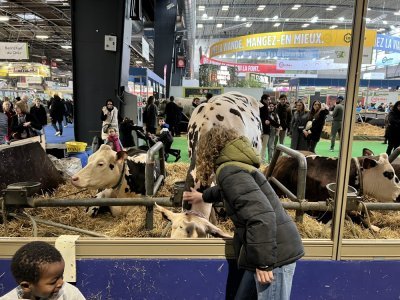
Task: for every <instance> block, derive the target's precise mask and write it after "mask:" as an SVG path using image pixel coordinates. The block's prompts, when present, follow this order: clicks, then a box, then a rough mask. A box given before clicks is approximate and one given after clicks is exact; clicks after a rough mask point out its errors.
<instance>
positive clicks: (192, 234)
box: [155, 204, 232, 239]
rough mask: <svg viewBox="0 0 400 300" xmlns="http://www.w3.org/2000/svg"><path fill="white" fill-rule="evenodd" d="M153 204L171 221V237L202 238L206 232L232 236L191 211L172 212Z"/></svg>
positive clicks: (226, 236)
mask: <svg viewBox="0 0 400 300" xmlns="http://www.w3.org/2000/svg"><path fill="white" fill-rule="evenodd" d="M155 206H156V210H157V211H159V212H160V213H161V214H162V216H163V217H164V218H165V219H167V220H168V221H170V222H171V224H172V225H171V238H173V239H185V238H204V237H207V235H208V234H210V235H212V236H215V237H222V238H231V237H232V236H231V235H229V234H227V233H225V232H224V231H222V230H221V229H219V228H218V227H216V226H215V225H213V224H211V223H210V222H209V221H208V220H207V219H206V218H204V217H203V216H200V215H199V214H197V213H195V212H193V211H186V212H183V213H174V212H172V211H170V210H168V209H166V208H164V207H162V206H159V205H157V204H156V205H155Z"/></svg>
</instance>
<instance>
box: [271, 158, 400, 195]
mask: <svg viewBox="0 0 400 300" xmlns="http://www.w3.org/2000/svg"><path fill="white" fill-rule="evenodd" d="M356 159H357V161H358V164H359V166H360V168H357V166H356V163H355V161H354V160H352V161H351V165H350V175H349V185H351V186H353V187H355V188H356V189H357V190H358V191H359V190H360V174H361V178H362V179H361V180H362V193H363V194H364V195H368V196H370V197H372V198H374V199H376V200H377V201H378V202H393V201H395V200H396V198H397V197H398V196H399V194H400V184H399V179H398V177H397V176H396V174H395V172H394V169H393V166H392V165H391V164H390V163H389V160H388V156H387V154H386V153H383V154H381V155H379V156H376V157H365V156H362V157H358V158H356ZM306 160H307V178H306V195H305V198H306V199H307V200H308V201H324V200H326V199H328V198H329V193H328V190H327V188H326V185H327V184H328V183H331V182H336V171H337V166H338V159H337V158H329V157H323V156H318V155H315V154H311V155H307V156H306ZM297 170H298V163H297V160H296V159H295V158H292V157H290V156H280V157H279V159H278V161H277V164H276V166H275V168H274V170H273V172H272V176H274V177H275V178H277V179H278V180H279V181H280V182H281V183H282V184H283V185H284V186H285V187H287V188H288V189H289V190H290V191H291V192H292V193H294V194H296V189H297ZM358 170H359V171H358ZM276 190H277V189H276ZM277 192H278V193H281V192H280V191H278V190H277ZM281 194H282V193H281Z"/></svg>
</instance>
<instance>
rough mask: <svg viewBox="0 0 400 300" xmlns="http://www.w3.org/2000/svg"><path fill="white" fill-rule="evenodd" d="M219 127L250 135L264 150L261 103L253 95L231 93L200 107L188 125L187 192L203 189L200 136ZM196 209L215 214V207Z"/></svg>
mask: <svg viewBox="0 0 400 300" xmlns="http://www.w3.org/2000/svg"><path fill="white" fill-rule="evenodd" d="M216 125H221V126H224V127H226V128H228V129H235V130H236V131H237V132H238V133H239V134H240V135H243V136H246V137H247V138H248V139H249V140H250V141H251V142H252V144H253V147H254V148H255V149H257V150H258V151H260V150H261V120H260V110H259V104H258V101H257V100H256V99H254V98H253V97H251V96H248V95H244V94H241V93H239V92H229V93H225V94H222V95H216V96H214V97H212V98H211V99H210V100H209V101H208V102H207V103H203V104H201V105H199V106H198V107H196V109H195V110H194V111H193V113H192V115H191V117H190V120H189V124H188V151H189V158H191V165H190V167H189V173H188V176H187V179H186V190H189V187H190V186H191V187H193V186H194V187H195V188H196V189H199V188H200V186H199V185H198V184H196V183H195V179H194V177H195V156H196V154H195V153H196V147H197V142H198V140H199V138H200V136H201V135H202V134H204V133H206V132H208V131H209V130H210V129H211V128H212V127H214V126H216ZM192 210H194V211H199V212H201V213H202V214H203V215H205V216H206V217H209V215H210V212H211V204H193V205H192Z"/></svg>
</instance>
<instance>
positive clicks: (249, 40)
mask: <svg viewBox="0 0 400 300" xmlns="http://www.w3.org/2000/svg"><path fill="white" fill-rule="evenodd" d="M350 41H351V30H346V29H338V30H303V31H279V32H265V33H258V34H251V35H245V36H239V37H236V38H230V39H225V40H222V41H220V42H217V43H215V44H213V45H212V46H211V47H210V57H215V56H218V55H222V54H228V53H235V52H239V51H248V50H257V49H274V48H320V47H337V46H347V47H349V46H350ZM375 42H376V31H375V30H366V31H365V39H364V47H373V46H375Z"/></svg>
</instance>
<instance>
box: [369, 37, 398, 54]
mask: <svg viewBox="0 0 400 300" xmlns="http://www.w3.org/2000/svg"><path fill="white" fill-rule="evenodd" d="M375 49H378V50H384V51H392V52H400V38H399V37H395V36H390V35H384V34H378V35H377V36H376V45H375Z"/></svg>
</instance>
